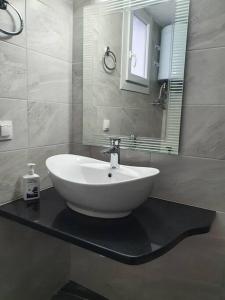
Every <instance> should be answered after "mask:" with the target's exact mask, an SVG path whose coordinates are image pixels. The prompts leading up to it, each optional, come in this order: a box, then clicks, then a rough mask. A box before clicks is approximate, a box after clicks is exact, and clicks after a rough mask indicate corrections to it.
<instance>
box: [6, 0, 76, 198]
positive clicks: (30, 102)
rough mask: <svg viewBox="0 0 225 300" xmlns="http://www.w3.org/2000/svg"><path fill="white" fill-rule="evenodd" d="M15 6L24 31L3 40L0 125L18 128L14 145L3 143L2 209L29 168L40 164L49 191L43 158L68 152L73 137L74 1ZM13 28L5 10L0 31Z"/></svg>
mask: <svg viewBox="0 0 225 300" xmlns="http://www.w3.org/2000/svg"><path fill="white" fill-rule="evenodd" d="M12 3H13V4H14V5H15V6H16V7H17V8H18V9H19V10H20V12H21V13H22V15H23V18H24V20H25V29H24V31H23V33H22V34H21V35H19V36H17V37H13V38H9V37H6V36H3V35H1V36H0V66H1V68H0V120H12V121H13V125H14V138H13V140H12V141H7V142H0V165H1V168H0V191H1V193H0V203H5V202H8V201H11V200H13V199H15V198H17V197H19V196H20V191H21V188H20V176H21V175H24V174H25V172H26V163H27V162H31V161H32V162H35V163H37V172H38V173H40V175H41V187H42V189H43V188H46V187H48V186H49V185H50V182H49V180H48V179H47V174H46V170H45V167H44V162H45V158H47V157H48V156H49V155H53V154H56V153H61V152H62V153H64V152H68V151H69V144H70V142H71V135H72V133H71V118H72V117H71V111H72V109H71V108H72V39H73V35H72V32H73V1H72V0H54V1H53V0H43V1H39V0H29V1H25V0H12ZM15 18H16V17H15ZM15 20H16V19H15ZM12 27H13V26H12V21H11V20H10V17H9V16H8V15H7V13H6V12H5V11H3V10H1V11H0V28H9V29H10V30H12V29H13V28H12Z"/></svg>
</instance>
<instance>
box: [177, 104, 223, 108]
mask: <svg viewBox="0 0 225 300" xmlns="http://www.w3.org/2000/svg"><path fill="white" fill-rule="evenodd" d="M190 106H191V107H225V104H183V105H182V107H190Z"/></svg>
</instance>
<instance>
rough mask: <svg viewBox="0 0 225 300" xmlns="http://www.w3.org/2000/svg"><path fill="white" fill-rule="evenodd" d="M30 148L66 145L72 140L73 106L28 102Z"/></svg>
mask: <svg viewBox="0 0 225 300" xmlns="http://www.w3.org/2000/svg"><path fill="white" fill-rule="evenodd" d="M28 128H29V146H30V147H38V146H46V145H55V144H66V143H69V142H70V139H71V105H67V104H59V103H54V104H53V103H40V102H32V101H29V102H28Z"/></svg>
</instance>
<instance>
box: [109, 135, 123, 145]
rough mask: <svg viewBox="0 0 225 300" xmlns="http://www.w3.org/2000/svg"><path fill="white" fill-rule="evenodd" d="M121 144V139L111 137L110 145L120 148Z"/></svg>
mask: <svg viewBox="0 0 225 300" xmlns="http://www.w3.org/2000/svg"><path fill="white" fill-rule="evenodd" d="M120 142H121V138H118V137H110V144H111V146H113V147H119V146H120Z"/></svg>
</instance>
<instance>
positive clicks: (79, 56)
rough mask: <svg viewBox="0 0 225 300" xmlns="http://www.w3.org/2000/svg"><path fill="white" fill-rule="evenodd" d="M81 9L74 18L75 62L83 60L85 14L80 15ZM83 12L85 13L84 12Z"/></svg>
mask: <svg viewBox="0 0 225 300" xmlns="http://www.w3.org/2000/svg"><path fill="white" fill-rule="evenodd" d="M79 14H80V12H79V11H77V12H76V14H75V16H74V19H73V62H74V63H81V62H83V15H82V17H80V16H78V15H79ZM82 14H83V13H82Z"/></svg>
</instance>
